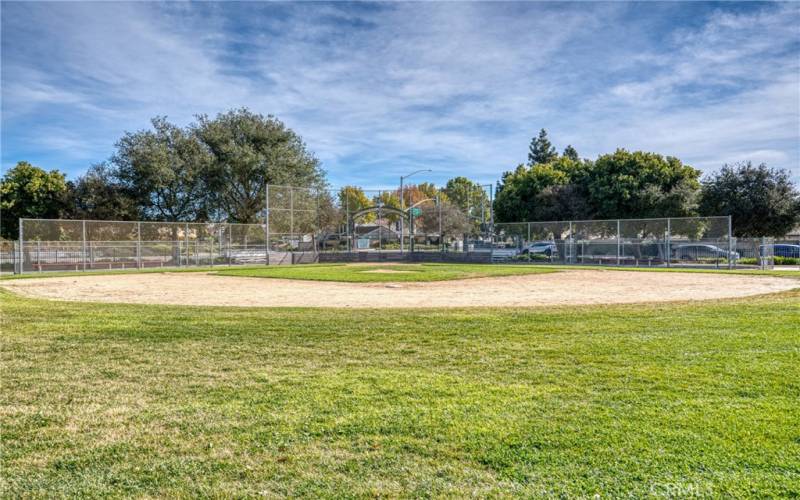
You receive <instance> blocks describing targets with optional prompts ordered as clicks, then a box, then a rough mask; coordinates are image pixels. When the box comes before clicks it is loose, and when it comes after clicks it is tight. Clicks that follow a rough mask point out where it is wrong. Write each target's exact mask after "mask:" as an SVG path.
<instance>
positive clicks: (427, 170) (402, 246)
mask: <svg viewBox="0 0 800 500" xmlns="http://www.w3.org/2000/svg"><path fill="white" fill-rule="evenodd" d="M420 172H433V170H431V169H429V168H424V169H422V170H416V171H414V172H411V173H410V174H407V175H401V176H400V211H401V212H403V215H402V216H401V217H400V253H403V249H404V241H403V240H404V235H403V230H404V228H403V223H404V222H405V201H404V200H403V180H404V179H408V178H409V177H411V176H412V175H415V174H419V173H420Z"/></svg>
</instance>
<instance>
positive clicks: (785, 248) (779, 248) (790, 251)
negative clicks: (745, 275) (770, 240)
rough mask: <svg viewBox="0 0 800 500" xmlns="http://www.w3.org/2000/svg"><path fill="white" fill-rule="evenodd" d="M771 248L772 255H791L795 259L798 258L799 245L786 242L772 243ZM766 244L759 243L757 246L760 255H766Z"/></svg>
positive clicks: (799, 253)
mask: <svg viewBox="0 0 800 500" xmlns="http://www.w3.org/2000/svg"><path fill="white" fill-rule="evenodd" d="M772 249H773V254H772V255H773V256H774V257H793V258H795V259H800V245H789V244H786V243H777V244H775V245H772ZM766 250H767V247H766V245H761V246H760V247H759V250H758V251H759V253H760V254H761V255H766V254H767V252H766Z"/></svg>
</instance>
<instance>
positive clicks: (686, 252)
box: [672, 243, 739, 261]
mask: <svg viewBox="0 0 800 500" xmlns="http://www.w3.org/2000/svg"><path fill="white" fill-rule="evenodd" d="M672 254H673V256H674V257H675V258H676V259H678V260H689V261H692V260H702V259H728V258H731V259H733V260H737V259H739V253H738V252H729V251H728V250H725V249H722V248H720V247H718V246H715V245H706V244H702V243H691V244H686V245H678V246H676V247H674V248H673V249H672Z"/></svg>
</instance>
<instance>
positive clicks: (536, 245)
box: [520, 241, 558, 257]
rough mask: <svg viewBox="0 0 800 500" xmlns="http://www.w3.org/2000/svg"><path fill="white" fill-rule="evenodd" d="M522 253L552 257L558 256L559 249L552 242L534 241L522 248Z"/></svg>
mask: <svg viewBox="0 0 800 500" xmlns="http://www.w3.org/2000/svg"><path fill="white" fill-rule="evenodd" d="M520 253H521V254H538V255H546V256H548V257H552V256H553V255H558V247H557V246H556V244H555V243H554V242H552V241H533V242H531V243H528V244H527V245H525V246H524V247H522V250H521V251H520Z"/></svg>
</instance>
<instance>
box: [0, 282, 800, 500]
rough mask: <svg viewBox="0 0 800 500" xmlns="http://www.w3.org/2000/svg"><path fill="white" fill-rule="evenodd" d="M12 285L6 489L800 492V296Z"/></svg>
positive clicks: (1, 295) (65, 492) (3, 393)
mask: <svg viewBox="0 0 800 500" xmlns="http://www.w3.org/2000/svg"><path fill="white" fill-rule="evenodd" d="M0 301H1V302H0V305H1V306H2V324H0V326H2V333H0V338H2V351H0V356H1V357H2V358H1V359H2V373H1V374H0V375H1V377H0V378H1V379H2V386H0V401H1V403H0V408H1V409H2V413H0V429H2V464H1V465H2V474H0V485H1V486H2V489H1V490H0V495H2V496H3V497H9V498H10V497H19V496H33V497H36V496H42V497H44V496H47V497H106V496H117V497H122V496H131V495H134V496H148V497H163V496H179V497H196V496H215V497H233V496H253V497H256V496H262V495H265V496H273V497H274V496H287V495H294V496H304V497H320V496H322V497H362V496H363V497H366V496H375V495H385V496H451V497H463V496H480V497H484V496H511V495H515V496H516V495H519V496H564V497H575V496H586V497H588V496H594V495H595V494H600V495H602V496H603V497H619V496H630V497H641V496H648V495H655V496H671V497H674V496H693V495H700V496H737V497H748V496H761V497H766V496H784V497H792V496H794V497H797V496H798V495H800V406H798V401H799V400H800V328H799V327H798V325H800V291H795V292H789V293H784V294H780V295H772V296H763V297H756V298H748V299H741V300H729V301H719V302H697V303H685V304H669V305H629V306H598V307H581V308H553V309H524V310H509V309H469V310H438V311H437V310H430V309H428V310H418V311H417V310H392V311H387V310H332V309H327V310H326V309H314V310H312V309H242V308H235V309H234V308H230V309H226V308H210V307H203V308H200V307H183V306H180V307H179V306H136V305H119V304H90V303H67V302H54V301H43V300H34V299H27V298H21V297H18V296H15V295H12V294H10V293H8V292H5V291H0Z"/></svg>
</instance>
